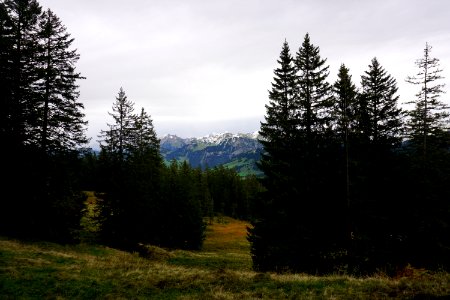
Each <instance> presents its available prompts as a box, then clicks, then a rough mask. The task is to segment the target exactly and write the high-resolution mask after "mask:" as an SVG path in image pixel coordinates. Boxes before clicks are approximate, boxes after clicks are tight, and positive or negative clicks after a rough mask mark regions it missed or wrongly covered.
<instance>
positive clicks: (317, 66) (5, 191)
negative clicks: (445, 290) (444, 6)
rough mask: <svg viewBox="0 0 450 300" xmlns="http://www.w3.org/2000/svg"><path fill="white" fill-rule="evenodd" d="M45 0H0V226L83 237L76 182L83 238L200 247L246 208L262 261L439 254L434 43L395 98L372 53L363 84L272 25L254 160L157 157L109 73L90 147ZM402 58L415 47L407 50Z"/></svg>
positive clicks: (430, 262)
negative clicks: (334, 70)
mask: <svg viewBox="0 0 450 300" xmlns="http://www.w3.org/2000/svg"><path fill="white" fill-rule="evenodd" d="M73 41H74V38H73V37H71V35H70V33H69V32H68V31H67V28H66V27H65V26H64V24H63V23H62V22H61V20H60V19H59V18H58V16H57V15H55V13H53V12H52V10H50V9H47V10H43V8H42V7H41V6H40V4H39V3H38V1H36V0H5V1H0V89H1V103H0V105H1V107H2V109H1V110H0V140H1V141H2V146H1V147H0V148H1V149H0V151H1V153H0V159H1V165H2V171H3V172H2V173H3V175H4V176H3V177H2V179H1V180H0V182H1V187H0V188H1V198H0V199H1V200H0V201H1V202H0V235H4V236H10V237H15V238H21V239H31V240H44V241H53V242H57V243H62V244H77V243H79V242H80V241H86V236H85V235H83V228H82V226H83V222H82V219H83V215H84V214H85V211H86V199H87V197H88V196H87V193H86V192H88V191H89V192H94V193H95V196H96V199H97V202H96V205H95V210H96V212H95V220H93V221H94V222H95V223H96V225H98V231H97V232H96V233H95V234H94V235H92V236H90V237H89V242H90V243H94V244H101V245H107V246H110V247H114V248H117V249H122V250H126V251H130V252H133V251H138V249H139V245H142V244H146V245H155V246H159V247H165V248H169V249H193V250H195V249H197V250H198V249H201V248H202V245H203V241H204V238H205V230H206V226H207V224H208V222H209V220H212V219H213V218H214V217H215V216H227V217H232V218H235V219H240V220H245V221H248V222H250V224H251V226H249V227H248V241H249V242H250V247H251V257H252V266H253V269H254V270H256V271H259V272H269V271H270V272H272V271H274V272H280V273H284V272H302V273H307V274H330V273H336V272H342V273H346V274H354V275H366V274H372V273H374V272H377V271H378V270H380V269H382V270H384V271H386V272H387V273H390V272H391V273H392V272H395V271H396V270H398V269H400V268H402V267H405V266H407V265H412V266H414V267H417V268H426V269H429V270H444V271H448V270H449V267H450V201H449V199H450V184H449V182H450V131H449V126H448V125H449V116H450V114H449V112H450V111H449V107H448V106H447V105H446V104H445V102H444V101H443V100H442V97H443V96H444V94H445V85H444V83H443V80H444V78H443V77H442V75H441V72H442V69H441V67H440V64H439V59H438V58H434V57H433V55H432V46H431V45H429V44H428V43H427V44H426V45H425V46H424V49H423V56H422V57H420V58H418V59H417V61H416V62H415V66H416V68H417V73H416V74H415V75H411V76H408V77H407V78H406V79H402V80H406V81H407V82H409V83H410V84H411V85H413V86H415V87H416V89H417V94H416V98H415V99H411V101H410V103H409V104H410V105H411V107H412V109H411V110H405V109H403V108H402V107H401V105H400V102H399V99H400V96H399V95H398V88H397V81H396V79H395V78H393V77H392V76H391V75H390V74H389V73H388V72H387V71H386V69H385V68H384V67H383V66H382V65H381V62H379V60H378V59H377V58H376V57H374V58H373V59H372V60H371V61H370V62H369V64H368V66H367V70H366V71H365V72H364V74H362V75H361V77H360V86H361V87H360V88H357V87H356V84H355V83H354V82H353V79H352V76H351V75H350V70H349V69H348V68H347V67H346V66H345V65H344V64H342V65H341V67H340V69H339V73H338V74H337V75H338V76H337V80H336V81H335V82H329V79H328V77H329V75H330V71H329V66H328V65H327V60H326V59H325V58H322V57H321V55H320V48H319V47H318V46H316V45H314V44H313V42H312V41H311V37H310V35H309V34H308V33H306V34H305V35H304V39H303V43H302V44H301V45H300V47H299V48H298V50H297V51H295V53H291V50H290V46H289V44H288V42H287V41H284V43H283V44H282V47H281V52H280V56H279V57H278V58H277V59H276V63H277V65H276V68H275V69H274V77H273V82H272V86H271V88H270V90H269V94H268V100H269V101H268V102H267V101H265V100H267V99H261V104H262V105H264V103H267V104H266V106H265V108H266V115H265V118H264V121H262V122H261V127H260V130H259V134H260V136H261V138H260V142H261V143H262V145H263V149H264V151H263V153H262V157H261V160H260V161H259V162H258V167H259V168H260V170H261V171H262V173H263V175H262V176H259V177H256V176H246V177H241V176H239V175H238V174H237V172H236V171H235V170H233V169H228V168H225V167H221V166H219V167H215V168H211V169H209V168H206V169H201V168H193V167H191V166H190V165H189V164H188V163H186V162H178V161H175V160H174V161H172V162H171V163H169V164H166V163H164V161H163V159H162V156H161V153H160V140H159V138H158V137H157V135H156V132H155V128H154V125H153V120H152V117H151V115H150V113H149V112H147V111H146V110H145V108H143V107H142V108H139V109H137V110H135V107H134V106H135V103H134V102H133V101H132V100H130V99H128V97H127V95H126V92H125V90H124V89H123V88H122V87H118V92H117V96H116V98H115V99H112V101H111V110H110V111H106V112H105V119H107V118H108V117H110V118H112V120H113V122H112V123H110V124H109V123H108V124H106V128H105V129H104V130H102V131H101V132H99V134H98V142H99V145H100V151H99V152H98V153H97V152H95V151H93V150H92V149H90V148H89V147H87V145H88V142H89V139H88V138H87V136H86V130H87V126H88V121H86V120H85V114H84V112H83V110H84V105H83V103H81V102H80V101H79V99H78V98H79V96H80V92H79V85H78V84H79V82H80V81H82V80H86V79H87V78H85V77H84V76H83V74H80V73H79V72H77V69H76V64H77V61H78V60H79V58H80V54H79V53H77V50H76V49H73V47H72V44H73ZM412 63H414V62H412Z"/></svg>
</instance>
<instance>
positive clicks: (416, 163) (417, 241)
mask: <svg viewBox="0 0 450 300" xmlns="http://www.w3.org/2000/svg"><path fill="white" fill-rule="evenodd" d="M431 49H432V47H431V46H430V45H429V44H428V43H426V44H425V48H424V54H423V57H422V58H420V59H418V60H417V61H416V66H417V67H418V69H419V71H418V73H417V74H416V76H409V77H407V79H406V81H407V82H408V83H411V84H413V85H417V86H418V87H419V92H418V93H417V94H416V99H415V100H413V101H409V102H407V103H409V104H414V108H413V109H412V110H411V111H408V116H409V119H408V121H407V124H406V127H407V128H406V129H407V138H408V147H406V148H407V150H408V154H409V161H408V162H409V166H408V167H409V168H407V171H406V172H405V177H406V178H407V182H408V184H409V185H410V188H409V189H408V190H407V191H406V192H407V195H408V197H407V199H408V206H407V208H408V215H409V216H410V218H408V220H407V221H408V222H407V224H408V226H405V227H406V230H404V231H405V234H404V235H405V236H406V237H407V241H408V242H409V244H408V251H405V256H407V257H408V258H409V262H410V263H412V264H414V265H417V266H420V267H426V268H429V269H438V268H443V269H447V270H448V269H450V259H449V257H450V253H449V252H450V251H449V249H450V238H449V236H450V233H449V228H450V224H449V220H450V215H449V212H450V205H449V202H448V199H449V197H450V188H449V185H448V182H449V180H450V163H449V161H450V153H449V151H448V149H449V145H450V133H449V131H448V123H447V122H448V117H449V107H448V106H447V105H446V104H445V103H444V102H442V101H441V100H440V97H441V96H442V95H443V94H444V87H445V85H444V83H442V80H443V79H444V78H443V76H442V75H441V74H442V69H441V68H440V64H439V59H437V58H434V57H432V56H431ZM410 183H412V184H410ZM421 245H427V247H426V250H425V249H422V247H421ZM419 249H421V250H419Z"/></svg>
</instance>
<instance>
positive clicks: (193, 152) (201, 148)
mask: <svg viewBox="0 0 450 300" xmlns="http://www.w3.org/2000/svg"><path fill="white" fill-rule="evenodd" d="M261 151H262V145H261V143H260V142H259V141H258V135H257V134H256V133H253V134H232V133H221V134H211V135H209V136H205V137H201V138H180V137H178V136H176V135H166V136H164V137H163V138H161V154H162V155H163V157H164V159H165V160H166V162H170V161H172V160H177V161H186V162H188V163H189V164H190V165H191V166H192V167H194V168H196V167H201V168H202V169H205V168H206V167H209V168H214V167H216V166H219V165H223V166H225V167H228V168H234V169H236V171H237V172H238V173H239V174H240V175H242V176H245V175H249V174H254V175H257V176H259V175H261V174H262V173H261V171H260V170H259V169H258V167H257V166H256V162H257V161H259V159H260V156H261Z"/></svg>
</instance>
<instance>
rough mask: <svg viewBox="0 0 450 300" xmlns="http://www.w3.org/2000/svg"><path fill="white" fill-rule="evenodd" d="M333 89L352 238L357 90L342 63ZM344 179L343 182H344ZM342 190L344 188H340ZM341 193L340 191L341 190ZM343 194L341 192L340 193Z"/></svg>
mask: <svg viewBox="0 0 450 300" xmlns="http://www.w3.org/2000/svg"><path fill="white" fill-rule="evenodd" d="M333 91H334V108H333V120H334V132H335V134H336V135H337V138H338V142H339V143H340V144H341V145H342V146H343V153H342V155H341V158H342V160H341V161H342V164H341V170H342V171H341V174H342V175H341V176H340V177H341V180H340V182H342V187H343V188H344V187H345V198H344V197H343V198H344V199H345V202H346V203H345V204H344V203H343V206H344V205H345V206H346V207H347V213H346V217H347V228H348V229H347V238H348V239H351V238H352V231H353V229H352V228H353V225H352V213H351V206H352V205H351V202H352V197H351V194H352V189H351V187H352V182H351V178H352V177H353V174H352V173H351V171H352V170H353V169H354V167H355V161H354V160H353V155H352V153H351V151H354V150H353V149H352V147H353V142H354V141H355V137H356V132H355V131H356V124H355V123H356V120H357V117H356V111H357V108H356V100H357V96H358V91H357V88H356V86H355V85H354V84H353V82H352V77H351V75H350V74H349V69H348V68H347V67H346V66H345V65H344V64H342V65H341V67H340V68H339V73H338V79H337V80H336V82H335V83H334V85H333ZM344 180H345V182H344ZM340 191H344V189H340ZM341 193H342V192H341ZM342 194H343V193H342Z"/></svg>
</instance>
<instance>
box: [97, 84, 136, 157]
mask: <svg viewBox="0 0 450 300" xmlns="http://www.w3.org/2000/svg"><path fill="white" fill-rule="evenodd" d="M133 112H134V102H132V101H130V100H128V98H127V96H126V94H125V91H124V90H123V88H120V90H119V93H118V96H117V97H116V101H115V102H114V103H113V106H112V112H108V114H109V115H110V116H111V117H112V118H113V120H114V123H113V124H109V123H108V124H107V125H108V127H109V129H108V130H102V131H101V132H100V135H99V138H100V140H99V142H100V147H101V149H102V151H104V153H105V154H108V155H110V156H111V158H114V159H116V160H118V161H124V160H125V158H126V156H127V155H128V154H129V153H128V152H129V150H130V148H131V145H130V143H131V137H132V131H133V124H134V120H135V115H134V114H133Z"/></svg>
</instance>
